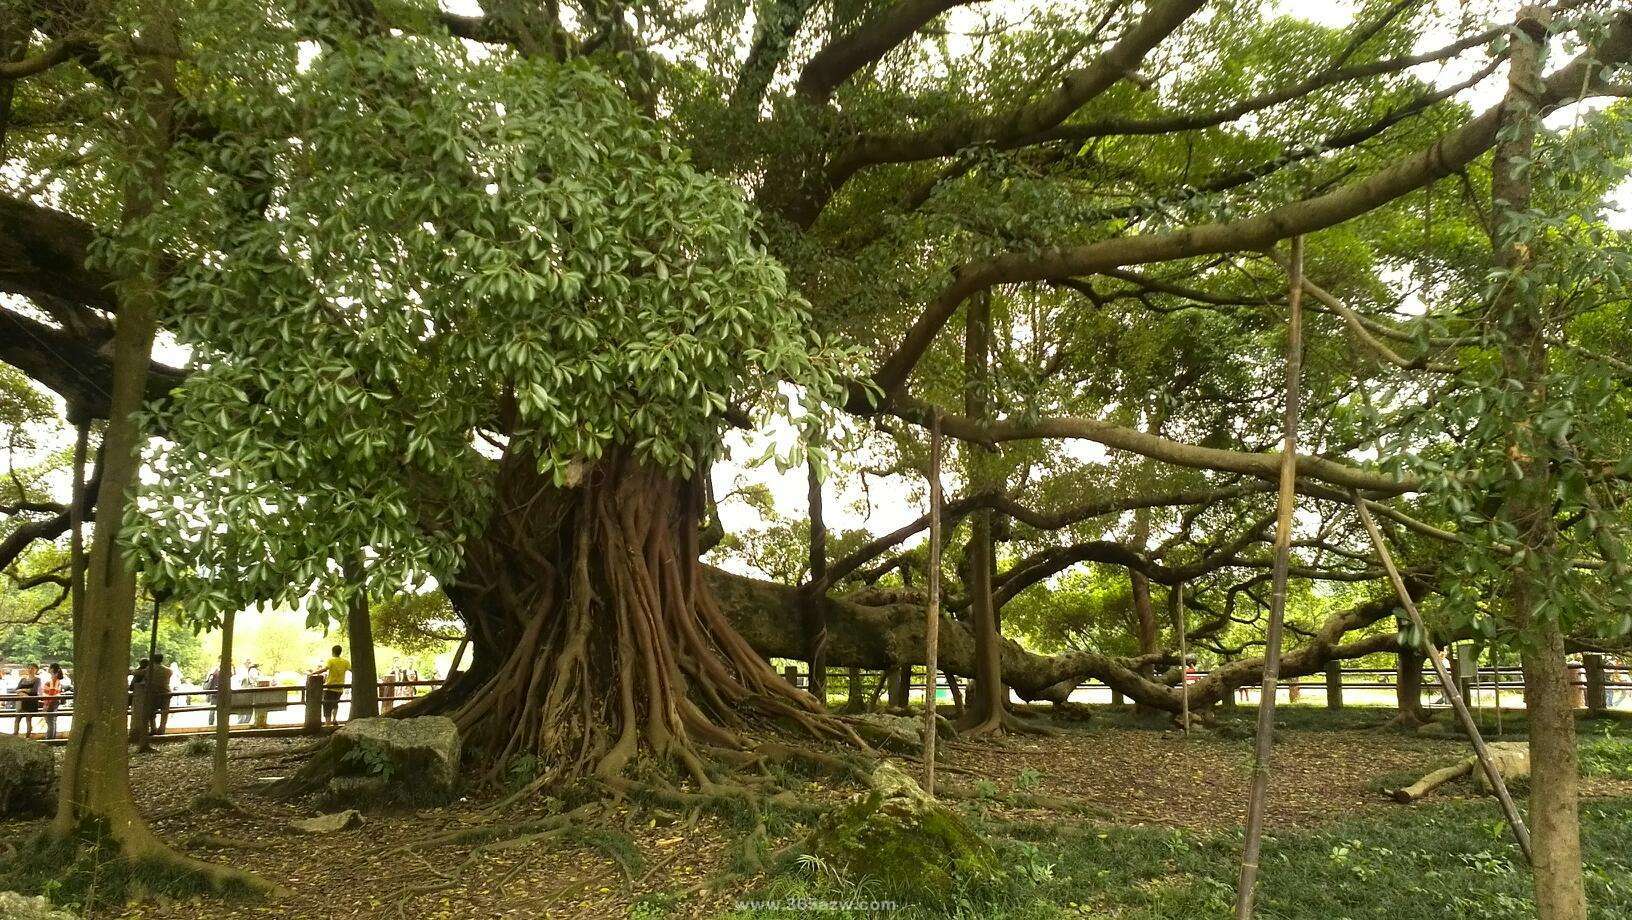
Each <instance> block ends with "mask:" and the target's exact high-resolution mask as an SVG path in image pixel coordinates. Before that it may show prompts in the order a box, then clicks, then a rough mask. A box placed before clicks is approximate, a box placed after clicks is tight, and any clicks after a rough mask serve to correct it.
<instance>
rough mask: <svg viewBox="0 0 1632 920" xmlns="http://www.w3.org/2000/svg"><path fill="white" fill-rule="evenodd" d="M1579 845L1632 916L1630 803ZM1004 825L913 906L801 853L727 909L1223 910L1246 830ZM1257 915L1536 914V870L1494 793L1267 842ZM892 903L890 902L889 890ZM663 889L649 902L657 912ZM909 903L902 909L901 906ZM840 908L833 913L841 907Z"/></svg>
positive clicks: (966, 912) (957, 913)
mask: <svg viewBox="0 0 1632 920" xmlns="http://www.w3.org/2000/svg"><path fill="white" fill-rule="evenodd" d="M1582 821H1583V844H1584V847H1585V854H1586V859H1587V872H1588V876H1587V885H1588V896H1589V898H1590V900H1591V902H1592V917H1593V918H1594V920H1598V918H1602V920H1611V918H1623V917H1629V916H1632V848H1628V847H1627V846H1626V845H1625V833H1626V828H1627V827H1628V826H1629V823H1632V799H1615V800H1599V801H1589V802H1586V803H1583V807H1582ZM1005 831H1006V834H1007V836H1003V837H994V838H993V839H994V843H995V845H996V847H997V850H998V854H999V857H1000V861H1001V863H1002V865H1003V866H1004V875H1003V878H1002V880H1001V883H1000V884H998V885H996V886H992V887H989V888H986V889H984V890H981V891H978V892H977V891H963V890H956V889H954V890H948V891H946V892H945V893H944V895H945V896H944V899H943V900H942V902H941V903H939V904H934V905H925V904H917V905H914V904H911V903H910V902H909V901H907V900H902V899H900V898H899V896H898V894H897V893H895V892H892V890H891V887H890V883H889V880H888V879H886V878H873V877H860V878H856V877H846V876H844V875H842V874H840V873H837V872H835V871H834V870H833V867H831V866H827V865H822V864H819V863H813V862H811V861H810V860H808V859H807V860H794V861H791V862H789V863H787V864H785V865H784V866H783V867H782V868H781V870H780V871H779V872H778V873H776V874H775V875H773V876H771V877H769V878H767V879H765V880H764V881H763V882H762V883H761V884H759V885H758V886H757V887H755V888H753V889H751V890H750V891H748V892H746V893H744V894H743V895H742V896H741V897H740V898H739V899H738V902H737V905H736V907H735V909H733V910H731V911H729V912H727V913H726V914H725V916H727V917H730V918H733V920H759V918H772V917H787V916H793V915H795V914H800V913H804V912H807V911H808V910H810V909H811V905H812V904H818V905H820V908H819V909H821V910H822V911H823V914H824V916H830V917H872V916H885V915H887V916H892V917H897V918H903V920H906V918H914V920H915V918H926V920H927V918H931V917H958V918H970V920H973V918H992V920H1022V918H1024V920H1032V918H1037V920H1047V918H1067V917H1082V918H1105V920H1110V918H1115V920H1170V918H1174V917H1221V916H1227V915H1228V914H1229V912H1230V909H1231V904H1232V903H1233V897H1234V891H1235V881H1236V873H1237V871H1238V865H1239V859H1240V849H1241V836H1240V832H1239V831H1233V832H1226V833H1197V832H1192V831H1182V830H1171V829H1159V828H1150V827H1121V826H1111V825H1102V824H1092V823H1086V822H1076V821H1067V822H1063V823H1062V822H1050V823H1046V824H1043V823H1039V824H1034V825H1021V826H1012V825H1011V826H1008V827H1006V828H1005ZM1262 866H1263V871H1262V875H1261V886H1262V887H1261V893H1260V899H1259V900H1260V909H1259V916H1260V917H1262V918H1264V920H1333V918H1341V920H1404V918H1414V917H1470V918H1471V917H1478V918H1480V920H1528V918H1531V917H1534V915H1535V908H1534V906H1533V904H1532V902H1531V900H1530V879H1529V873H1528V871H1527V870H1526V868H1525V867H1524V865H1523V864H1522V862H1521V861H1520V860H1519V858H1518V852H1517V849H1516V848H1515V847H1514V845H1513V844H1512V843H1511V842H1510V838H1509V837H1508V836H1507V831H1506V829H1505V826H1504V825H1503V824H1502V822H1501V819H1500V817H1499V815H1498V813H1497V811H1496V809H1495V807H1494V805H1492V804H1491V803H1489V802H1484V801H1473V802H1456V803H1444V804H1433V805H1424V806H1419V807H1414V808H1400V809H1397V810H1389V811H1384V812H1380V813H1377V814H1375V815H1373V816H1369V817H1367V818H1364V819H1351V820H1346V821H1342V822H1338V823H1334V824H1332V825H1329V826H1327V827H1324V828H1321V829H1318V830H1301V831H1296V832H1289V833H1282V834H1272V835H1270V836H1269V837H1268V838H1267V839H1266V841H1265V852H1264V858H1263V862H1262ZM892 901H894V902H895V906H891V904H890V902H892ZM660 904H661V895H659V896H657V897H654V898H652V899H650V900H648V901H646V902H644V903H643V905H642V908H643V913H642V915H643V916H648V917H655V916H663V915H664V914H663V913H659V912H657V908H659V905H660ZM903 905H904V906H903ZM835 908H837V909H835Z"/></svg>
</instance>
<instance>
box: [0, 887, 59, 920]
mask: <svg viewBox="0 0 1632 920" xmlns="http://www.w3.org/2000/svg"><path fill="white" fill-rule="evenodd" d="M0 917H5V918H6V920H74V915H73V914H71V913H69V912H68V911H65V910H59V909H57V908H56V907H53V906H52V904H51V902H50V901H47V900H46V899H45V898H41V897H33V898H31V897H29V896H28V895H26V894H18V893H17V892H15V891H0Z"/></svg>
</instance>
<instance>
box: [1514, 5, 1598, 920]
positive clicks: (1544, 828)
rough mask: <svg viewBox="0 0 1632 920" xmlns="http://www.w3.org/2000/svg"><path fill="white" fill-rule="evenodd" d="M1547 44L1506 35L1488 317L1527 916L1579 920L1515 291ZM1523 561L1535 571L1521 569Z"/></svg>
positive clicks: (1535, 405)
mask: <svg viewBox="0 0 1632 920" xmlns="http://www.w3.org/2000/svg"><path fill="white" fill-rule="evenodd" d="M1547 35H1548V32H1547V13H1546V12H1545V11H1543V10H1542V9H1541V8H1540V7H1535V6H1525V7H1522V8H1521V9H1520V11H1519V15H1518V20H1517V23H1516V28H1515V29H1514V30H1513V40H1512V51H1511V54H1510V57H1509V64H1508V91H1507V96H1506V98H1505V99H1504V100H1503V103H1502V113H1503V118H1502V122H1503V128H1504V133H1503V136H1502V140H1501V142H1500V143H1499V144H1498V145H1497V147H1496V156H1495V159H1494V161H1493V162H1492V165H1491V200H1492V211H1493V215H1494V217H1493V221H1492V223H1493V225H1494V231H1495V232H1494V233H1493V235H1492V244H1493V247H1492V248H1493V250H1494V256H1495V259H1494V261H1495V263H1496V268H1497V269H1498V271H1499V272H1501V273H1502V275H1503V276H1504V283H1503V284H1502V287H1501V288H1500V290H1499V291H1498V293H1497V295H1496V298H1495V301H1494V303H1493V304H1492V307H1493V310H1494V313H1495V316H1496V317H1497V319H1498V322H1499V323H1500V324H1501V326H1502V327H1503V329H1504V331H1505V332H1506V339H1505V340H1504V342H1503V346H1502V370H1503V377H1504V378H1505V379H1507V380H1512V381H1515V382H1517V384H1518V386H1519V387H1520V388H1521V389H1520V392H1522V393H1523V394H1524V397H1523V398H1524V400H1525V402H1524V404H1523V405H1524V409H1523V411H1522V412H1521V413H1519V415H1518V417H1517V418H1516V419H1515V421H1514V425H1513V431H1512V434H1511V441H1510V445H1509V456H1511V457H1513V458H1514V462H1516V463H1517V464H1518V465H1519V472H1520V476H1519V478H1518V479H1517V481H1516V482H1515V483H1514V484H1513V485H1512V487H1511V489H1510V490H1509V493H1508V496H1507V500H1506V502H1505V503H1504V507H1503V517H1504V518H1505V519H1506V520H1507V522H1508V523H1510V524H1512V525H1513V527H1514V528H1515V530H1516V532H1517V534H1518V543H1519V545H1520V546H1521V547H1522V548H1523V549H1524V550H1525V555H1526V556H1527V557H1530V559H1520V560H1516V561H1515V562H1514V564H1512V566H1511V568H1510V570H1509V578H1508V591H1507V603H1508V608H1509V611H1510V615H1511V617H1512V620H1513V623H1514V625H1515V626H1516V627H1517V628H1518V631H1519V656H1520V662H1521V664H1522V665H1523V667H1524V698H1525V706H1526V708H1527V709H1528V711H1529V722H1530V765H1531V781H1530V827H1531V835H1532V837H1531V840H1532V845H1533V847H1534V850H1535V864H1534V865H1533V867H1532V870H1533V873H1534V876H1535V896H1536V915H1537V917H1539V918H1540V920H1586V916H1587V897H1586V889H1585V885H1584V883H1583V880H1582V870H1581V822H1580V814H1579V803H1578V795H1579V786H1580V776H1579V771H1578V768H1577V763H1576V749H1575V714H1574V711H1573V710H1574V706H1573V703H1574V690H1573V688H1572V687H1571V686H1570V676H1569V667H1568V665H1567V664H1566V662H1565V658H1564V636H1563V632H1562V627H1561V626H1560V624H1559V621H1558V616H1557V614H1556V613H1554V612H1547V613H1540V612H1538V611H1541V610H1542V608H1543V603H1544V601H1545V600H1546V598H1545V593H1546V591H1547V581H1546V575H1547V573H1548V571H1549V570H1550V569H1551V568H1552V560H1554V559H1555V558H1556V553H1557V524H1556V522H1555V521H1554V519H1553V511H1552V499H1553V495H1554V491H1555V485H1556V483H1555V480H1556V475H1555V473H1554V472H1553V469H1552V466H1551V465H1550V463H1549V461H1548V457H1549V456H1550V454H1551V449H1550V445H1548V444H1547V443H1546V442H1545V439H1544V438H1543V437H1542V435H1541V434H1540V431H1539V427H1540V426H1538V425H1537V424H1536V422H1537V418H1536V416H1537V414H1538V413H1539V412H1540V411H1541V410H1543V409H1544V408H1545V407H1546V405H1547V398H1548V396H1547V375H1548V355H1547V345H1546V340H1545V337H1544V336H1545V329H1546V323H1547V320H1546V317H1545V316H1544V314H1543V307H1542V306H1541V304H1540V303H1538V301H1537V298H1536V295H1535V294H1534V293H1526V292H1525V290H1524V287H1525V286H1524V285H1522V284H1521V283H1520V282H1521V280H1522V278H1521V276H1522V275H1523V273H1524V272H1525V270H1526V269H1527V268H1528V266H1529V265H1530V262H1531V260H1532V259H1533V258H1534V254H1533V253H1532V252H1531V250H1530V247H1529V245H1528V244H1527V242H1526V241H1527V240H1528V235H1527V234H1525V233H1524V232H1523V230H1522V229H1521V227H1520V226H1519V225H1520V224H1521V223H1522V220H1523V218H1522V215H1523V213H1524V212H1525V211H1527V210H1528V209H1529V207H1530V197H1531V178H1530V166H1531V163H1532V158H1533V156H1534V148H1535V136H1536V128H1537V122H1538V121H1539V120H1540V96H1541V93H1542V86H1541V55H1542V53H1543V49H1544V48H1545V46H1546V41H1547ZM1531 560H1539V561H1540V562H1541V564H1540V565H1537V566H1533V567H1532V566H1529V565H1526V562H1527V561H1531Z"/></svg>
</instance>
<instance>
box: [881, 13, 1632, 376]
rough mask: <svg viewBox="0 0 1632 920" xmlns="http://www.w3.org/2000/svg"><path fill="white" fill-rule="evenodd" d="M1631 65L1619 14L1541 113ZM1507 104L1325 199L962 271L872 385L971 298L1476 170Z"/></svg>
mask: <svg viewBox="0 0 1632 920" xmlns="http://www.w3.org/2000/svg"><path fill="white" fill-rule="evenodd" d="M1629 57H1632V14H1628V13H1621V14H1617V15H1616V16H1615V18H1614V20H1613V21H1612V23H1611V25H1610V28H1609V30H1608V32H1607V33H1606V35H1605V37H1604V41H1603V44H1602V45H1601V46H1600V47H1598V48H1595V49H1591V50H1589V51H1587V52H1584V53H1583V54H1582V55H1580V56H1578V57H1577V58H1576V59H1575V60H1574V61H1572V62H1571V63H1569V64H1568V65H1566V66H1564V67H1562V68H1560V69H1558V70H1556V71H1554V72H1553V73H1552V74H1551V75H1550V76H1548V77H1547V79H1546V80H1545V81H1543V82H1544V85H1543V87H1542V92H1541V94H1540V97H1539V103H1540V106H1541V108H1542V109H1543V110H1544V111H1546V110H1551V109H1554V108H1557V107H1558V106H1559V105H1562V104H1563V103H1565V102H1568V101H1571V100H1574V99H1577V98H1582V97H1585V96H1588V95H1591V93H1592V92H1593V90H1594V89H1595V88H1596V87H1598V86H1599V85H1601V84H1602V83H1603V72H1604V70H1605V69H1607V68H1610V67H1614V66H1618V65H1620V64H1622V63H1623V62H1625V61H1626V60H1627V59H1628V58H1629ZM1501 109H1502V107H1501V106H1500V105H1498V106H1496V107H1494V108H1492V109H1490V110H1488V111H1486V112H1485V113H1484V114H1482V115H1480V116H1478V117H1477V118H1475V119H1473V120H1472V121H1470V122H1468V123H1467V124H1465V125H1463V126H1462V127H1461V128H1459V129H1457V130H1456V131H1453V132H1451V133H1450V134H1447V135H1445V136H1444V137H1442V138H1440V139H1439V140H1438V141H1436V142H1435V143H1434V144H1432V145H1431V146H1429V147H1428V148H1426V149H1424V150H1421V151H1419V152H1417V153H1416V154H1414V155H1412V156H1409V157H1405V158H1403V159H1401V160H1399V161H1398V162H1396V163H1395V164H1394V165H1392V166H1389V167H1387V168H1385V169H1381V170H1378V171H1377V172H1375V173H1372V174H1371V175H1369V176H1367V177H1365V178H1364V179H1358V180H1355V181H1353V182H1350V183H1348V184H1346V185H1343V186H1340V187H1338V188H1336V189H1334V190H1332V191H1330V192H1327V193H1326V194H1324V195H1319V196H1317V197H1314V198H1308V199H1305V200H1303V201H1298V202H1294V203H1292V204H1287V205H1283V206H1281V207H1277V208H1272V209H1271V210H1269V211H1266V212H1265V213H1263V214H1259V215H1257V216H1255V217H1249V218H1244V219H1242V220H1235V221H1226V222H1223V223H1215V224H1205V225H1202V226H1199V227H1190V228H1186V229H1184V230H1177V231H1173V232H1170V233H1151V234H1138V235H1134V236H1127V237H1119V238H1116V239H1110V240H1102V241H1100V242H1096V243H1088V244H1086V245H1082V246H1070V247H1064V248H1055V249H1045V250H1042V251H1037V252H1033V251H1027V252H1010V253H1005V254H1003V255H999V256H995V257H992V258H990V259H986V260H983V261H980V262H974V263H969V264H966V265H963V266H961V267H959V268H958V269H956V270H955V271H954V273H953V281H952V283H951V284H950V285H948V286H947V287H946V288H945V289H943V290H942V291H941V293H940V294H939V295H938V296H937V297H936V298H935V299H934V300H933V301H931V302H930V303H929V305H928V306H927V308H926V309H925V311H924V314H923V315H922V316H920V317H919V318H918V320H917V322H915V323H914V324H913V325H912V327H911V328H910V329H909V330H908V331H907V334H906V335H905V336H904V337H903V339H902V342H901V345H900V346H899V347H898V348H897V349H896V351H895V353H894V354H892V355H890V356H889V358H888V359H886V360H885V361H884V363H883V364H882V365H880V367H879V370H878V372H877V373H876V374H875V375H874V378H873V379H874V382H875V383H876V384H877V385H878V387H879V388H880V389H881V390H883V391H884V393H885V394H887V395H894V394H897V393H899V392H900V391H901V389H902V388H903V387H904V386H905V384H906V381H907V378H908V376H909V375H910V374H911V373H912V369H913V367H914V366H916V365H917V363H918V359H919V358H920V357H922V356H923V354H924V352H925V351H927V350H928V349H929V346H930V344H931V343H932V342H933V341H934V339H935V336H936V335H937V334H939V332H940V330H941V327H942V326H944V325H945V323H946V321H947V319H949V318H950V317H951V316H952V314H953V313H954V312H956V311H957V309H958V307H959V305H961V304H962V303H963V301H964V300H965V299H967V298H968V297H970V296H971V295H973V294H975V293H978V292H980V291H984V290H986V289H988V288H991V287H993V286H996V285H999V284H1015V283H1021V282H1028V281H1044V280H1050V279H1064V278H1072V277H1077V276H1082V275H1091V274H1098V273H1101V272H1104V271H1107V270H1110V269H1115V268H1121V267H1125V266H1130V265H1144V264H1149V263H1153V262H1166V261H1172V260H1176V259H1186V258H1193V257H1195V256H1202V255H1213V254H1217V253H1224V252H1240V251H1244V250H1259V249H1267V248H1270V247H1272V246H1274V245H1275V244H1276V243H1277V242H1279V241H1281V240H1284V239H1288V238H1290V237H1293V236H1297V235H1299V234H1307V233H1314V232H1316V231H1319V230H1323V229H1325V228H1327V227H1332V226H1335V225H1337V224H1339V223H1342V222H1343V221H1346V220H1350V219H1353V218H1355V217H1358V216H1360V215H1362V214H1365V213H1366V212H1368V211H1371V210H1373V209H1375V208H1378V207H1381V206H1382V205H1385V204H1387V203H1388V202H1390V201H1393V200H1394V199H1396V198H1399V197H1400V196H1402V195H1404V194H1406V193H1408V192H1411V191H1413V190H1415V189H1418V188H1421V187H1422V186H1424V185H1427V184H1429V183H1431V182H1434V181H1437V180H1439V179H1441V178H1444V177H1446V176H1449V175H1452V174H1453V173H1455V172H1457V171H1458V170H1460V169H1462V168H1464V167H1466V166H1467V165H1468V164H1470V163H1472V162H1473V161H1474V160H1475V159H1477V158H1478V157H1479V156H1481V155H1482V154H1484V153H1485V152H1486V151H1487V150H1489V149H1490V147H1491V145H1492V144H1494V143H1495V141H1496V133H1497V130H1498V128H1499V127H1500V124H1501V114H1502V112H1501Z"/></svg>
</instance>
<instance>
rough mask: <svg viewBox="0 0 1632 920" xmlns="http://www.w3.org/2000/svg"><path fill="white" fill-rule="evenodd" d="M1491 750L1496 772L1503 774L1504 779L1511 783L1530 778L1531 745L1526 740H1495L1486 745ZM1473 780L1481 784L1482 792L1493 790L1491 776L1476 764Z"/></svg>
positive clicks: (1491, 758)
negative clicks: (1486, 774)
mask: <svg viewBox="0 0 1632 920" xmlns="http://www.w3.org/2000/svg"><path fill="white" fill-rule="evenodd" d="M1485 747H1486V749H1488V750H1489V751H1490V762H1491V763H1492V764H1494V765H1495V766H1496V772H1497V773H1500V774H1501V775H1502V781H1503V782H1507V783H1511V782H1514V781H1516V780H1528V779H1529V778H1530V745H1529V743H1528V742H1525V741H1493V742H1491V743H1490V744H1487V745H1485ZM1473 780H1474V782H1475V783H1476V784H1478V786H1479V791H1480V792H1493V791H1494V790H1492V789H1491V788H1490V778H1489V777H1487V776H1485V771H1484V768H1482V767H1479V766H1478V765H1477V764H1475V765H1474V771H1473Z"/></svg>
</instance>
